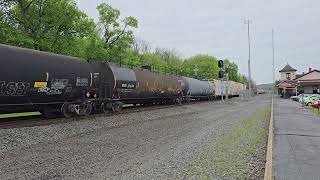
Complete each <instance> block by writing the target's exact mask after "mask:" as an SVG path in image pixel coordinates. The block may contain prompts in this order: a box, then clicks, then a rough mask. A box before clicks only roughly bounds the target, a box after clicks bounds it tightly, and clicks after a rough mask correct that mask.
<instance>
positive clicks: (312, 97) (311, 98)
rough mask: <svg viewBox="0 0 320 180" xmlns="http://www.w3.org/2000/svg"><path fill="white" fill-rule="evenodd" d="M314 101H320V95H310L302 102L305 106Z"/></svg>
mask: <svg viewBox="0 0 320 180" xmlns="http://www.w3.org/2000/svg"><path fill="white" fill-rule="evenodd" d="M315 101H320V95H318V94H317V95H315V96H310V97H308V98H307V99H305V101H304V104H305V105H306V106H310V105H311V104H313V103H314V102H315Z"/></svg>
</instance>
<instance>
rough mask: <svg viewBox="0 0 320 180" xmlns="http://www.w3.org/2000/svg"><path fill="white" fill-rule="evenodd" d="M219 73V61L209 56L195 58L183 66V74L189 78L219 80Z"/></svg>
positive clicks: (188, 60)
mask: <svg viewBox="0 0 320 180" xmlns="http://www.w3.org/2000/svg"><path fill="white" fill-rule="evenodd" d="M218 72H219V67H218V60H217V59H216V58H214V57H212V56H209V55H197V56H193V57H191V58H189V59H186V60H185V61H184V62H183V64H182V73H183V75H185V76H188V77H195V78H202V79H217V78H218Z"/></svg>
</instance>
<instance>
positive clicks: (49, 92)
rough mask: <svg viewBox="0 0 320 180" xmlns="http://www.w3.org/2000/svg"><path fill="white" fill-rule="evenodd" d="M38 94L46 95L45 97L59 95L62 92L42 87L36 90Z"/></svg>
mask: <svg viewBox="0 0 320 180" xmlns="http://www.w3.org/2000/svg"><path fill="white" fill-rule="evenodd" d="M38 92H39V93H46V94H47V95H60V94H62V91H61V90H59V89H53V88H48V87H43V88H39V89H38Z"/></svg>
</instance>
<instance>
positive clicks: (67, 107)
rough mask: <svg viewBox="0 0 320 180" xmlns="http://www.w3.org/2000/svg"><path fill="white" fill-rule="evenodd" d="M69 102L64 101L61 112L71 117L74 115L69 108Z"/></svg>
mask: <svg viewBox="0 0 320 180" xmlns="http://www.w3.org/2000/svg"><path fill="white" fill-rule="evenodd" d="M69 106H70V104H69V103H64V104H63V105H62V107H61V113H62V115H63V116H64V117H65V118H71V117H72V116H73V113H72V112H70V110H69Z"/></svg>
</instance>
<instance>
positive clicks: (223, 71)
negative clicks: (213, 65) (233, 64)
mask: <svg viewBox="0 0 320 180" xmlns="http://www.w3.org/2000/svg"><path fill="white" fill-rule="evenodd" d="M218 67H219V68H220V71H219V79H220V80H221V100H222V101H223V95H224V93H223V92H224V90H225V92H226V93H225V95H226V100H228V99H229V93H228V92H229V73H228V64H227V63H225V62H224V61H223V60H219V61H218ZM224 82H225V83H224ZM224 85H225V87H224Z"/></svg>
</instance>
